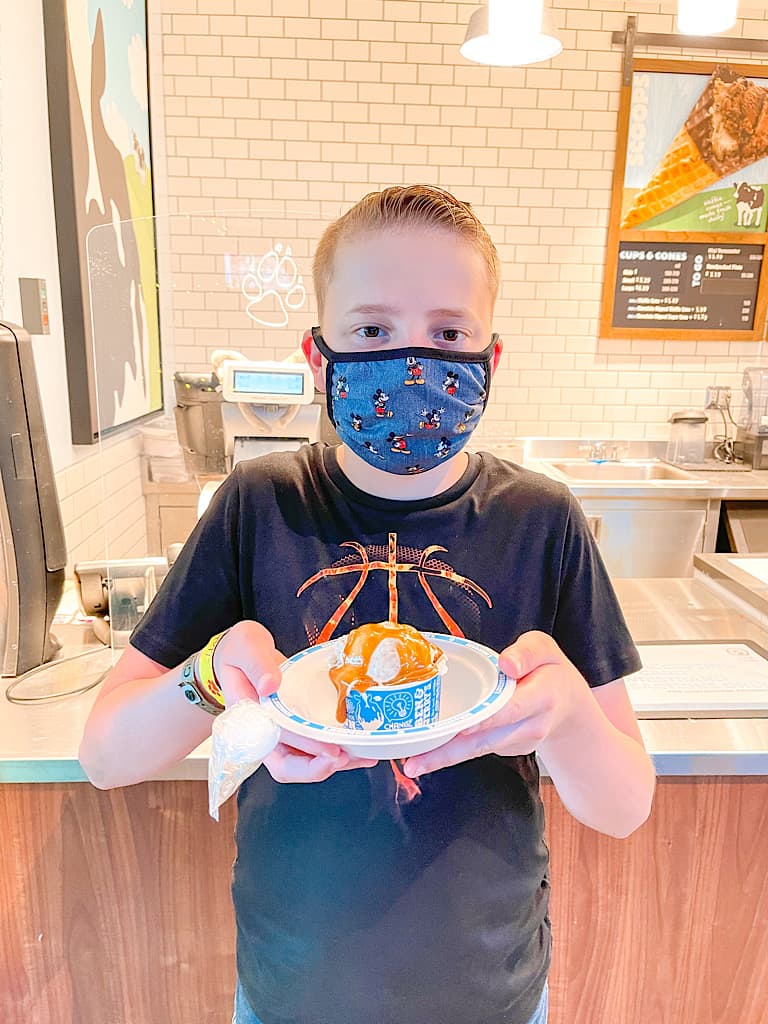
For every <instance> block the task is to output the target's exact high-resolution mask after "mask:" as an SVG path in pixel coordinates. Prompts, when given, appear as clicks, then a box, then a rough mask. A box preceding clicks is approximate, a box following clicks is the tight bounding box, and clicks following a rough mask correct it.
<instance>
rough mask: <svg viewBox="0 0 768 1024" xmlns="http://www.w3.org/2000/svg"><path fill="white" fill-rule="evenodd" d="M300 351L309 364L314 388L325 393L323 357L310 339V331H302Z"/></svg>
mask: <svg viewBox="0 0 768 1024" xmlns="http://www.w3.org/2000/svg"><path fill="white" fill-rule="evenodd" d="M301 351H302V352H303V353H304V358H305V359H306V360H307V362H308V363H309V368H310V370H311V371H312V377H313V379H314V382H315V387H316V388H317V390H318V391H325V367H324V366H323V357H322V356H321V355H320V352H319V351H318V349H317V345H315V343H314V341H313V339H312V331H310V330H307V331H304V335H303V337H302V339H301Z"/></svg>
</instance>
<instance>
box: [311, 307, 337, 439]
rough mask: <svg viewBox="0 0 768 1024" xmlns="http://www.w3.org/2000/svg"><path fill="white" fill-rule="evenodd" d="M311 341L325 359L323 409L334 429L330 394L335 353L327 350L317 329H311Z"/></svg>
mask: <svg viewBox="0 0 768 1024" xmlns="http://www.w3.org/2000/svg"><path fill="white" fill-rule="evenodd" d="M312 341H314V343H315V345H316V346H317V350H318V352H319V353H320V355H321V356H322V357H323V358H324V359H325V408H326V411H327V412H328V419H329V420H330V421H331V423H332V424H333V425H334V427H335V426H336V419H335V417H334V415H333V398H332V394H333V366H334V363H335V362H336V353H335V352H332V351H331V349H329V348H328V345H327V344H326V342H325V338H323V336H322V334H321V333H320V328H319V327H313V328H312Z"/></svg>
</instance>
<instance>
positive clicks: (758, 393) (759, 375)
mask: <svg viewBox="0 0 768 1024" xmlns="http://www.w3.org/2000/svg"><path fill="white" fill-rule="evenodd" d="M736 444H737V446H741V450H742V452H743V458H744V462H746V463H748V464H749V465H750V466H751V467H752V469H768V366H748V367H746V369H745V370H744V375H743V377H742V409H741V415H740V417H739V422H738V426H737V429H736Z"/></svg>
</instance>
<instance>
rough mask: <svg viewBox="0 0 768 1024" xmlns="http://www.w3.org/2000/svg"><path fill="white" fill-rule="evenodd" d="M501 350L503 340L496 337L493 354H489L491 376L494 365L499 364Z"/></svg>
mask: <svg viewBox="0 0 768 1024" xmlns="http://www.w3.org/2000/svg"><path fill="white" fill-rule="evenodd" d="M503 351H504V342H503V341H502V340H501V338H498V339H497V340H496V345H495V346H494V349H493V355H492V356H491V376H493V375H494V373H496V367H497V366H498V365H499V360H500V359H501V353H502V352H503Z"/></svg>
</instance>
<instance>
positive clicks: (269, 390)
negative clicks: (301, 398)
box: [232, 370, 304, 395]
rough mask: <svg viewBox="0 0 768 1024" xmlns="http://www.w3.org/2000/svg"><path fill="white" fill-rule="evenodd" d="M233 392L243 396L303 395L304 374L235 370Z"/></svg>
mask: <svg viewBox="0 0 768 1024" xmlns="http://www.w3.org/2000/svg"><path fill="white" fill-rule="evenodd" d="M232 390H233V391H234V392H236V393H238V394H241V395H254V394H255V395H303V394H304V374H303V373H296V372H295V371H286V372H282V371H279V370H235V371H234V373H233V375H232Z"/></svg>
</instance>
